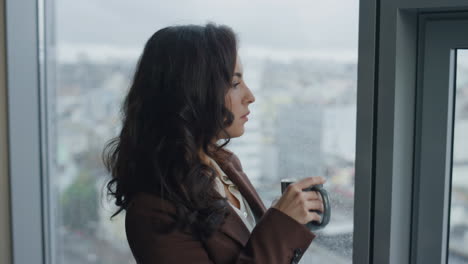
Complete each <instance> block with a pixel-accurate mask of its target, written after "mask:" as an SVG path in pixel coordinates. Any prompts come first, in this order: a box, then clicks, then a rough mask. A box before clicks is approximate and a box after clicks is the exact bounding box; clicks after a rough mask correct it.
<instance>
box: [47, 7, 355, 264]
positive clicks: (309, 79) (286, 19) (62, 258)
mask: <svg viewBox="0 0 468 264" xmlns="http://www.w3.org/2000/svg"><path fill="white" fill-rule="evenodd" d="M337 6H339V7H340V8H336V7H337ZM358 8H359V1H358V0H350V1H343V0H330V1H321V2H317V1H302V0H291V1H269V0H258V1H247V0H239V1H230V2H227V1H219V0H202V1H200V0H186V1H141V2H138V3H135V2H129V1H114V2H112V3H110V2H104V1H90V0H85V1H70V0H65V1H55V7H54V10H55V19H51V20H47V21H51V22H48V24H47V25H46V29H47V30H49V31H54V33H55V39H56V54H55V55H56V58H57V59H56V63H55V65H54V68H55V72H54V73H55V75H54V76H56V78H55V81H50V82H49V83H48V89H54V93H53V94H55V98H53V99H54V100H55V103H56V109H55V113H53V114H52V115H51V116H54V120H55V122H54V127H53V128H51V129H49V131H51V132H50V133H55V134H56V136H54V137H52V138H53V139H54V142H51V143H50V144H51V146H52V148H53V149H54V151H53V152H55V153H54V154H53V155H52V156H53V160H54V169H53V171H54V173H53V174H52V175H50V180H51V189H53V190H54V193H53V194H52V196H51V197H55V198H53V199H52V208H55V210H54V211H53V217H54V219H55V221H54V223H55V225H56V226H55V227H54V228H52V230H56V231H55V233H54V234H53V235H54V240H53V241H54V244H53V247H52V249H53V253H54V258H55V262H56V263H72V264H73V263H134V260H133V258H132V255H131V252H130V250H129V248H128V245H127V242H126V237H125V230H124V226H123V220H124V215H123V214H121V215H119V216H117V217H116V218H115V219H114V220H112V221H110V220H109V217H110V215H111V213H112V212H113V211H114V210H115V208H113V207H112V206H110V205H109V203H108V202H106V200H105V198H102V197H101V196H100V195H101V193H102V186H103V184H104V182H105V180H107V179H108V175H107V174H106V172H105V171H104V169H103V165H102V163H101V160H100V156H99V155H100V153H101V151H102V147H103V146H104V144H105V142H106V141H107V140H108V139H110V138H112V137H113V136H115V135H116V134H117V133H118V131H119V126H120V124H119V120H120V119H119V115H118V114H119V106H120V102H121V100H122V99H123V95H124V94H125V92H126V91H127V89H128V87H129V83H130V78H131V76H132V73H133V70H134V67H135V64H136V62H137V58H138V56H139V55H140V53H141V52H142V48H143V45H144V43H145V41H146V40H147V39H148V38H149V37H150V36H151V34H152V33H153V32H155V31H156V30H158V29H160V28H162V27H165V26H169V25H173V24H185V23H195V24H203V23H206V22H208V21H213V22H215V23H218V24H226V25H229V26H231V27H232V28H233V29H234V30H235V31H236V32H237V33H238V35H239V39H240V56H241V58H242V62H243V65H244V72H245V80H246V83H247V84H248V85H249V87H250V88H251V89H252V91H253V93H254V94H255V96H256V99H257V100H256V102H255V103H254V104H252V105H251V107H250V110H251V112H252V113H251V115H250V116H249V117H250V120H249V122H248V123H247V125H246V133H245V134H244V135H243V136H242V137H241V138H239V139H233V140H232V142H231V143H230V145H228V148H229V149H231V150H233V151H234V152H235V153H236V154H237V155H238V156H239V158H240V160H241V162H242V164H243V168H244V170H245V172H246V174H247V175H248V176H249V178H250V179H251V181H252V182H253V184H254V185H255V187H256V188H257V190H258V191H259V193H260V195H261V197H262V198H263V199H264V202H265V205H266V206H267V207H269V206H270V204H271V202H272V201H273V199H274V198H275V197H277V196H279V195H280V179H281V178H287V177H294V178H302V177H306V176H316V175H324V176H325V177H326V178H327V179H328V183H327V184H326V185H325V188H327V190H329V192H330V195H331V197H330V199H331V203H332V219H331V221H330V224H329V225H328V227H327V228H326V229H324V230H323V231H320V232H318V237H317V238H316V240H315V241H314V242H313V243H312V245H311V247H310V248H309V251H308V253H307V254H306V255H305V256H304V257H303V259H302V261H301V263H337V264H340V263H351V262H352V261H351V259H352V241H353V240H352V231H353V200H354V160H355V157H354V156H355V130H356V126H355V123H356V66H357V37H358V34H357V31H358ZM259 10H261V12H259Z"/></svg>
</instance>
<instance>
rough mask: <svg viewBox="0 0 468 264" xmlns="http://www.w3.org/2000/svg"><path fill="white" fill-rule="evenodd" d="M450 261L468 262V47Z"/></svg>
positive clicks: (459, 104) (462, 53) (461, 57)
mask: <svg viewBox="0 0 468 264" xmlns="http://www.w3.org/2000/svg"><path fill="white" fill-rule="evenodd" d="M454 129H455V131H454V141H453V168H452V199H451V208H450V241H449V263H451V264H458V263H468V177H467V176H468V138H467V137H466V135H468V50H458V56H457V81H456V103H455V128H454Z"/></svg>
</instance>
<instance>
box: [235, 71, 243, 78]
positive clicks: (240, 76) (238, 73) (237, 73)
mask: <svg viewBox="0 0 468 264" xmlns="http://www.w3.org/2000/svg"><path fill="white" fill-rule="evenodd" d="M234 76H237V77H239V78H242V73H241V72H236V73H234Z"/></svg>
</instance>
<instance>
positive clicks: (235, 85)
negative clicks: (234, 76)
mask: <svg viewBox="0 0 468 264" xmlns="http://www.w3.org/2000/svg"><path fill="white" fill-rule="evenodd" d="M239 84H240V82H238V83H234V84H233V85H232V87H234V88H237V86H238V85H239Z"/></svg>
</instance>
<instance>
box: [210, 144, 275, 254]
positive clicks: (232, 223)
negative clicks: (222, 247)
mask: <svg viewBox="0 0 468 264" xmlns="http://www.w3.org/2000/svg"><path fill="white" fill-rule="evenodd" d="M221 151H222V152H221V153H218V155H217V156H216V157H214V158H215V160H216V162H217V163H218V164H219V166H220V167H221V169H222V170H223V171H224V172H225V173H226V174H227V175H228V177H229V179H230V180H231V181H232V182H233V183H234V184H235V185H236V186H237V188H238V189H239V192H240V193H241V194H242V196H243V197H244V199H245V200H246V201H247V202H248V203H249V205H250V208H251V209H252V212H253V213H254V216H255V219H256V221H257V222H258V221H259V219H260V218H261V217H262V216H263V214H264V213H265V211H266V208H265V205H264V204H263V202H262V199H261V198H260V196H259V195H258V193H257V192H256V191H255V188H254V187H253V185H252V183H251V182H250V181H249V179H248V178H247V175H246V174H245V173H244V172H243V171H242V168H241V165H240V162H239V160H238V158H237V157H236V156H235V155H234V154H233V153H232V152H230V151H227V150H221ZM229 211H230V215H229V216H228V217H227V218H226V220H225V223H224V224H223V225H222V226H221V228H220V231H221V232H223V233H225V234H227V235H228V236H230V237H231V238H233V239H234V240H236V241H237V242H239V243H241V245H246V244H247V241H248V240H249V237H250V232H249V230H248V229H247V227H246V226H245V224H244V222H242V219H240V217H239V215H237V213H236V211H234V209H233V208H232V207H231V206H229Z"/></svg>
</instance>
